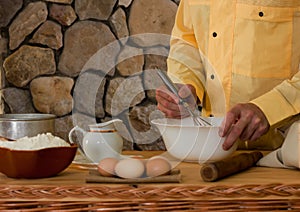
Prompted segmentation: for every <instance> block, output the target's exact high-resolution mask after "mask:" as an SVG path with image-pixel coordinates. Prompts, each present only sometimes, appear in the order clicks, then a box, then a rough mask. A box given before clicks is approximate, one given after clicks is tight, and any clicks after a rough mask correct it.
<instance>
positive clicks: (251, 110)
mask: <svg viewBox="0 0 300 212" xmlns="http://www.w3.org/2000/svg"><path fill="white" fill-rule="evenodd" d="M269 127H270V125H269V122H268V120H267V118H266V117H265V115H264V113H263V112H262V111H261V110H260V109H259V108H258V107H257V106H256V105H254V104H251V103H247V104H237V105H236V106H234V107H233V108H232V109H231V110H230V111H228V112H227V114H226V116H225V119H224V121H223V123H222V126H221V127H220V131H219V135H220V136H221V137H225V136H226V138H225V141H224V143H223V149H224V150H228V149H230V147H231V146H232V145H233V144H234V143H235V142H236V141H237V140H238V139H240V140H242V141H246V140H248V141H254V140H256V139H258V138H259V137H261V136H262V135H264V134H265V133H266V132H267V131H268V130H269Z"/></svg>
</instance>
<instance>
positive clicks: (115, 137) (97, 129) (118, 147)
mask: <svg viewBox="0 0 300 212" xmlns="http://www.w3.org/2000/svg"><path fill="white" fill-rule="evenodd" d="M117 122H122V120H120V119H113V120H111V121H108V122H104V123H97V124H91V125H88V126H89V131H85V130H84V129H82V128H80V127H79V126H75V127H74V128H72V129H71V131H70V132H69V140H70V142H71V143H76V144H77V145H78V146H79V147H81V148H80V149H81V151H82V152H83V154H85V156H86V157H87V158H88V159H90V160H91V161H92V162H94V163H99V161H100V160H102V159H103V158H107V157H114V158H119V157H120V155H121V152H122V148H123V138H122V137H121V136H120V135H119V133H118V132H117V130H116V128H115V125H114V124H115V123H117ZM75 131H79V132H80V133H82V134H83V141H82V144H80V143H78V142H75V141H73V139H72V134H73V133H74V132H75Z"/></svg>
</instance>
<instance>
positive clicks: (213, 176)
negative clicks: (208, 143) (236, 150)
mask: <svg viewBox="0 0 300 212" xmlns="http://www.w3.org/2000/svg"><path fill="white" fill-rule="evenodd" d="M262 157H263V154H262V153H261V152H258V151H255V152H251V153H240V154H238V155H235V156H232V157H229V158H226V159H224V160H221V161H217V162H213V163H207V164H203V166H202V168H201V170H200V174H201V177H202V179H203V180H204V181H206V182H213V181H217V180H219V179H221V178H224V177H227V176H229V175H232V174H235V173H238V172H241V171H243V170H246V169H248V168H250V167H252V166H255V164H256V163H257V161H258V160H259V159H261V158H262Z"/></svg>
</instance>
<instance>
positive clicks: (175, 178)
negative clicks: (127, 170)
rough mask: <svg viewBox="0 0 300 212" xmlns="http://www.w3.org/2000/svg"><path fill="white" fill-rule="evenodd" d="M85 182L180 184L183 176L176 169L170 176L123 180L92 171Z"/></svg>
mask: <svg viewBox="0 0 300 212" xmlns="http://www.w3.org/2000/svg"><path fill="white" fill-rule="evenodd" d="M85 180H86V182H87V183H180V182H181V174H180V170H179V169H174V170H172V171H171V173H170V174H169V175H163V176H157V177H144V178H135V179H122V178H118V177H103V176H101V175H100V174H99V173H98V172H97V171H96V170H90V171H89V174H88V175H87V177H86V179H85Z"/></svg>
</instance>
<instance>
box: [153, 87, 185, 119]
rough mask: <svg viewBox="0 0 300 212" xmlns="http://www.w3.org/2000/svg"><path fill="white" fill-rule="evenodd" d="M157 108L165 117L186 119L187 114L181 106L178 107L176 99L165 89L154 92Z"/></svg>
mask: <svg viewBox="0 0 300 212" xmlns="http://www.w3.org/2000/svg"><path fill="white" fill-rule="evenodd" d="M156 100H157V108H158V109H159V110H160V111H162V112H163V113H164V114H165V115H166V117H169V118H182V117H187V116H188V113H187V111H186V110H185V109H184V107H183V106H182V105H179V103H178V102H179V100H178V98H177V97H176V96H175V95H174V94H173V93H171V92H170V91H169V90H168V89H167V88H165V87H160V88H159V89H157V90H156Z"/></svg>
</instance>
